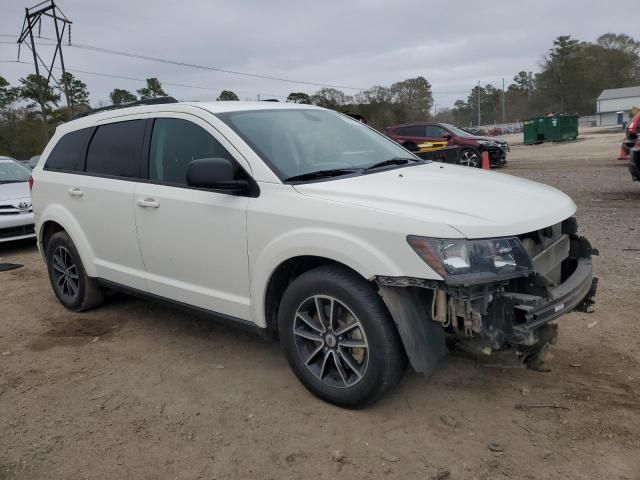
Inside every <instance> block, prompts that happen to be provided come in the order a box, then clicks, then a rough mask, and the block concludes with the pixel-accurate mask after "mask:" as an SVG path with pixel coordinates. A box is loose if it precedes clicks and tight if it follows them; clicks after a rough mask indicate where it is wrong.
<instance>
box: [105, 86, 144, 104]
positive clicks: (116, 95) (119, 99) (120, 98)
mask: <svg viewBox="0 0 640 480" xmlns="http://www.w3.org/2000/svg"><path fill="white" fill-rule="evenodd" d="M109 98H110V99H111V103H112V104H113V105H120V104H122V103H131V102H135V101H136V100H138V97H136V96H135V95H134V94H133V93H131V92H130V91H129V90H123V89H121V88H114V89H113V90H112V91H111V93H110V94H109Z"/></svg>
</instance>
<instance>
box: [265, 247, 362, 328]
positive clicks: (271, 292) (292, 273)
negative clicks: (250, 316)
mask: <svg viewBox="0 0 640 480" xmlns="http://www.w3.org/2000/svg"><path fill="white" fill-rule="evenodd" d="M322 265H336V266H339V267H343V268H346V269H348V270H351V271H352V272H354V273H355V274H357V275H358V276H361V277H362V275H361V274H360V273H359V272H357V271H356V270H355V269H353V268H352V267H350V266H349V265H346V264H344V263H342V262H340V261H337V260H335V259H332V258H328V257H324V256H317V255H298V256H295V257H291V258H288V259H287V260H284V261H283V262H281V263H280V264H279V265H278V266H277V267H276V268H275V269H274V270H273V272H272V273H271V275H270V277H269V280H268V282H267V285H266V288H265V291H264V301H263V302H262V312H263V315H264V325H265V326H266V329H267V332H268V334H269V336H271V337H277V336H278V311H279V308H280V301H281V299H282V296H283V295H284V292H285V290H286V289H287V287H288V286H289V285H290V284H291V283H292V282H293V281H294V280H295V279H296V278H298V277H299V276H300V275H302V274H303V273H305V272H308V271H309V270H313V269H314V268H317V267H320V266H322ZM362 278H363V279H365V280H367V279H366V278H364V277H362ZM371 283H372V285H373V286H375V284H374V283H373V282H371Z"/></svg>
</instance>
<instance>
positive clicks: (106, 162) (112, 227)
mask: <svg viewBox="0 0 640 480" xmlns="http://www.w3.org/2000/svg"><path fill="white" fill-rule="evenodd" d="M145 127H146V120H145V119H144V118H140V116H139V115H138V116H135V117H130V118H129V117H124V118H122V117H121V118H119V119H118V121H116V122H113V121H111V122H109V123H102V124H100V125H97V126H96V127H95V128H93V129H92V130H91V134H90V138H89V140H88V144H87V147H86V150H85V151H86V157H85V158H84V165H83V168H82V169H81V170H84V171H83V172H76V173H74V174H64V175H62V176H61V177H60V183H59V187H60V190H61V194H62V195H61V197H62V198H63V200H62V201H63V203H64V205H65V206H66V207H67V208H68V210H69V211H70V212H71V214H72V215H73V217H74V219H75V221H76V222H77V224H78V225H79V227H80V230H81V231H82V232H83V233H84V235H85V236H86V243H87V244H88V246H89V248H90V249H91V250H92V253H93V257H94V263H95V269H96V273H97V275H98V276H99V277H100V278H103V279H105V280H110V281H112V282H116V283H119V284H122V285H126V286H129V287H132V288H135V289H138V290H146V283H145V278H144V266H143V263H142V255H141V253H140V247H139V245H138V237H137V233H136V227H135V219H134V213H133V192H134V189H135V185H136V182H137V181H139V180H140V178H141V174H142V162H141V154H142V142H143V139H144V131H145ZM47 163H48V162H47Z"/></svg>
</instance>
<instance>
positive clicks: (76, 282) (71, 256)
mask: <svg viewBox="0 0 640 480" xmlns="http://www.w3.org/2000/svg"><path fill="white" fill-rule="evenodd" d="M46 258H47V269H48V271H49V281H50V282H51V287H52V288H53V292H54V293H55V294H56V297H58V300H59V301H60V303H62V305H64V306H65V307H66V308H68V309H69V310H73V311H76V312H81V311H83V310H88V309H90V308H93V307H95V306H97V305H99V304H100V303H102V300H103V298H104V296H103V293H102V290H101V289H100V286H99V285H98V283H97V282H96V280H95V279H93V278H91V277H88V276H87V273H86V271H85V269H84V265H82V261H81V260H80V255H79V254H78V250H77V249H76V247H75V245H74V244H73V242H72V241H71V238H70V237H69V235H68V234H67V233H66V232H57V233H55V234H54V235H52V236H51V238H50V239H49V240H48V241H47V252H46Z"/></svg>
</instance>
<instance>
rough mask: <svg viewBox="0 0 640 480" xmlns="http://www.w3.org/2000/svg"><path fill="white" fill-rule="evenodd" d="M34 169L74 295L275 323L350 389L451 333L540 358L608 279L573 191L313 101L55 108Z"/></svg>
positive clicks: (318, 367) (390, 374)
mask: <svg viewBox="0 0 640 480" xmlns="http://www.w3.org/2000/svg"><path fill="white" fill-rule="evenodd" d="M33 179H34V184H33V190H32V196H33V201H34V206H35V215H36V229H37V233H38V245H39V248H40V250H41V252H42V254H43V256H44V259H45V261H46V263H47V266H48V269H49V276H50V279H51V284H52V286H53V290H54V292H55V294H56V295H57V297H58V299H59V300H60V302H61V303H62V304H63V305H64V306H65V307H67V308H69V309H71V310H75V311H79V310H85V309H88V308H91V307H94V306H96V305H98V304H99V303H100V302H101V301H102V300H103V289H105V288H110V289H112V288H116V289H120V290H124V291H128V292H132V293H135V294H142V295H146V296H148V297H151V298H156V299H163V300H168V301H170V302H173V303H174V304H177V305H179V306H182V307H187V308H189V309H191V310H193V311H199V312H204V313H207V314H211V315H212V316H215V317H216V318H218V319H222V320H227V321H230V322H233V323H235V324H237V325H240V326H246V327H249V328H252V329H255V330H257V331H260V332H262V333H263V334H266V335H269V336H274V337H278V338H279V340H280V343H281V345H282V348H283V350H284V352H285V354H286V357H287V359H288V361H289V363H290V365H291V368H292V369H293V371H294V373H295V374H296V376H297V377H298V378H299V379H300V381H301V382H302V383H303V384H304V385H305V386H306V387H307V388H308V389H309V390H311V391H312V392H313V393H314V394H316V395H318V396H319V397H321V398H323V399H325V400H327V401H330V402H333V403H335V404H337V405H341V406H345V407H354V408H355V407H362V406H364V405H367V404H370V403H372V402H374V401H375V400H377V399H379V398H380V397H381V396H382V395H383V394H384V393H386V392H387V391H389V390H390V389H391V388H392V387H393V386H394V385H396V384H397V383H398V382H399V381H400V379H401V378H402V376H403V374H404V372H405V369H406V367H407V364H408V362H409V363H411V365H412V366H413V368H414V369H415V370H417V371H419V372H423V373H425V374H430V373H431V372H433V371H434V369H435V368H437V366H438V363H439V361H440V360H441V359H442V357H443V356H444V355H445V353H446V346H445V341H446V340H447V339H448V338H449V339H452V340H456V341H459V342H464V343H465V344H466V345H467V346H469V347H472V348H475V349H477V350H478V351H481V352H485V353H489V352H491V351H494V350H504V349H510V350H512V351H513V352H515V353H516V354H519V355H520V356H521V358H522V359H523V360H525V361H528V362H531V363H536V362H537V361H538V360H539V358H538V357H539V353H540V352H541V351H542V350H544V347H545V346H546V345H547V343H548V342H549V341H553V340H554V339H555V332H556V329H555V324H554V323H552V322H553V321H554V320H555V319H556V318H558V317H559V316H561V315H562V314H564V313H566V312H568V311H571V310H573V309H574V308H576V307H578V306H580V307H585V306H587V305H588V304H589V303H590V302H591V297H592V296H593V293H594V291H595V279H594V278H593V276H592V265H591V253H592V250H591V247H590V245H589V243H588V242H587V241H586V240H585V239H584V238H583V237H580V236H578V235H577V233H576V230H577V226H576V221H575V218H574V217H573V214H574V212H575V210H576V206H575V204H574V203H573V201H572V200H571V199H570V198H569V197H567V196H566V195H564V194H563V193H561V192H559V191H558V190H555V189H553V188H551V187H548V186H546V185H541V184H537V183H534V182H530V181H527V180H524V179H520V178H515V177H511V176H508V175H501V174H497V173H492V172H487V171H481V170H476V169H468V168H464V167H458V166H451V165H444V164H440V163H432V162H429V161H424V160H421V159H419V158H417V157H415V156H414V155H413V154H411V153H409V152H408V151H407V150H405V149H403V148H402V147H400V146H399V145H398V144H396V143H395V142H393V141H392V140H390V139H388V138H386V137H385V136H384V135H382V134H380V133H378V132H377V131H375V130H373V129H372V128H369V127H367V126H366V125H364V124H362V123H360V122H358V121H356V120H354V119H352V118H350V117H348V116H345V115H341V114H339V113H336V112H333V111H330V110H325V109H322V108H318V107H314V106H305V105H298V104H281V103H271V102H257V103H244V102H211V103H166V104H161V105H139V106H135V107H127V108H123V109H110V110H107V111H101V112H96V113H93V114H90V115H88V116H86V117H84V118H81V119H78V120H74V121H72V122H69V123H66V124H64V125H62V126H60V127H58V129H57V131H56V134H55V135H54V137H53V138H52V139H51V141H50V142H49V145H48V146H47V147H46V149H45V151H44V152H43V155H42V159H41V161H40V162H39V163H38V166H37V167H36V168H35V170H34V171H33ZM497 206H498V207H497Z"/></svg>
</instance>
